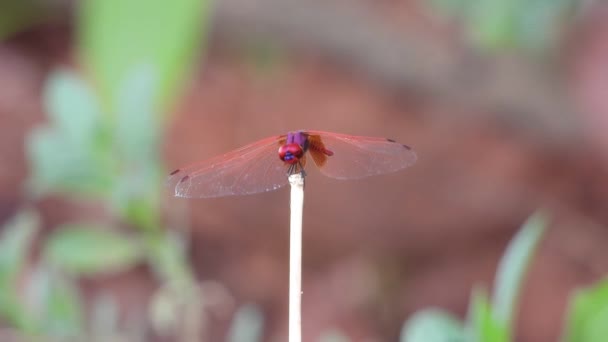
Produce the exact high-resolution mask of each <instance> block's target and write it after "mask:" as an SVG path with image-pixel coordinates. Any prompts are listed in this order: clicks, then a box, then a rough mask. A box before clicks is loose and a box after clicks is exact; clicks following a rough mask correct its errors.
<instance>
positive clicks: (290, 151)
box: [279, 143, 304, 164]
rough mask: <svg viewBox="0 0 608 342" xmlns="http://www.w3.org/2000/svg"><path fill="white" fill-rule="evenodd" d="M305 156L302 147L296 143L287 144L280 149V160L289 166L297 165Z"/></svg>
mask: <svg viewBox="0 0 608 342" xmlns="http://www.w3.org/2000/svg"><path fill="white" fill-rule="evenodd" d="M303 155H304V150H303V149H302V147H301V146H300V145H298V144H296V143H290V144H285V145H283V146H281V147H279V158H281V160H282V161H284V162H285V163H287V164H295V163H297V162H298V161H299V160H300V158H302V156H303Z"/></svg>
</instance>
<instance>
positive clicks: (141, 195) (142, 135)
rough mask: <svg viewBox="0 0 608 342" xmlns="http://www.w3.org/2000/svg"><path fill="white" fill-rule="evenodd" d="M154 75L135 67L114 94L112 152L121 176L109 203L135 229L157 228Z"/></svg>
mask: <svg viewBox="0 0 608 342" xmlns="http://www.w3.org/2000/svg"><path fill="white" fill-rule="evenodd" d="M156 84H157V77H156V75H155V73H154V70H153V69H152V68H150V67H146V66H141V67H138V68H135V69H134V70H133V71H132V72H131V73H130V74H129V77H128V78H127V80H126V81H125V83H124V84H123V86H122V87H121V89H122V91H121V92H120V94H119V96H118V109H117V113H118V117H117V118H116V119H117V127H116V131H115V139H114V140H115V141H114V143H115V146H114V148H115V153H114V155H115V156H116V157H117V158H118V159H120V165H121V170H120V173H121V177H120V180H119V183H118V184H117V186H116V187H115V188H114V193H113V204H114V206H115V207H116V208H117V209H118V212H120V214H121V216H122V217H124V218H125V219H126V221H127V222H129V223H130V224H132V225H134V226H136V227H139V228H148V229H155V228H158V227H157V226H158V222H159V217H158V212H159V210H158V208H159V206H160V193H161V192H160V188H159V187H160V184H161V177H162V176H161V162H160V154H159V145H160V141H161V127H160V120H159V118H158V116H156V115H154V93H155V89H156V88H157V87H156Z"/></svg>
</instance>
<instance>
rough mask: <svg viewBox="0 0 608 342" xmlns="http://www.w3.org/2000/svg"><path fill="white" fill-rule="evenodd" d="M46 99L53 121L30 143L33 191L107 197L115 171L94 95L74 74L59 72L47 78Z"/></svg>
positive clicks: (35, 133)
mask: <svg viewBox="0 0 608 342" xmlns="http://www.w3.org/2000/svg"><path fill="white" fill-rule="evenodd" d="M44 98H45V107H46V109H47V111H48V113H49V116H50V118H51V119H52V120H51V122H50V125H48V126H46V127H41V128H38V129H35V130H34V131H33V132H32V133H31V134H30V136H29V137H28V139H27V152H28V157H29V160H30V164H31V170H32V174H31V179H30V180H29V184H28V186H29V187H30V188H29V190H31V191H33V192H34V194H35V195H41V194H45V193H47V192H75V193H80V194H92V195H107V194H108V193H109V191H110V189H111V185H112V183H113V181H114V179H113V176H114V173H113V172H114V168H115V167H114V164H113V163H112V157H111V155H110V154H111V152H112V151H111V149H110V146H109V144H108V143H107V140H105V139H107V136H106V133H105V131H106V129H105V126H104V125H103V123H102V120H101V115H100V109H99V105H98V104H97V101H96V99H95V96H94V94H93V93H92V92H91V90H90V89H89V87H88V86H87V85H86V84H85V82H84V81H82V80H80V79H79V78H78V76H77V75H76V74H74V73H71V72H68V71H60V72H56V73H54V74H52V75H51V77H50V78H49V80H48V83H47V85H46V87H45V91H44Z"/></svg>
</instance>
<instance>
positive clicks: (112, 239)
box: [45, 224, 143, 275]
mask: <svg viewBox="0 0 608 342" xmlns="http://www.w3.org/2000/svg"><path fill="white" fill-rule="evenodd" d="M142 252H143V250H142V246H141V244H140V243H138V242H137V241H135V240H134V239H132V238H130V237H128V236H126V235H124V234H120V233H118V232H115V231H112V230H109V229H107V228H106V227H101V226H96V225H91V224H72V225H65V226H62V227H60V228H58V230H57V231H56V232H54V233H53V234H52V235H51V236H50V238H49V240H48V242H47V244H46V250H45V257H46V258H47V260H48V261H49V263H51V264H52V265H55V266H57V267H59V268H60V269H63V270H66V271H68V272H71V273H76V274H81V275H96V274H100V273H103V274H105V273H114V272H119V271H123V270H126V269H128V268H129V267H132V266H133V265H135V264H136V263H138V262H140V261H141V260H142V254H143V253H142Z"/></svg>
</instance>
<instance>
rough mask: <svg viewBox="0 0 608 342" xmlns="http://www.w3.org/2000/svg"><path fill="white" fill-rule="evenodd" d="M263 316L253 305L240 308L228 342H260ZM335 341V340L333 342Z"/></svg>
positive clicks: (231, 327)
mask: <svg viewBox="0 0 608 342" xmlns="http://www.w3.org/2000/svg"><path fill="white" fill-rule="evenodd" d="M263 328H264V316H262V313H261V312H260V310H259V309H258V308H257V307H256V306H255V305H244V306H241V307H240V308H239V309H238V310H237V312H236V314H235V315H234V319H233V320H232V325H231V326H230V330H229V331H228V338H227V340H228V342H258V341H262V336H263ZM333 341H336V340H333Z"/></svg>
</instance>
